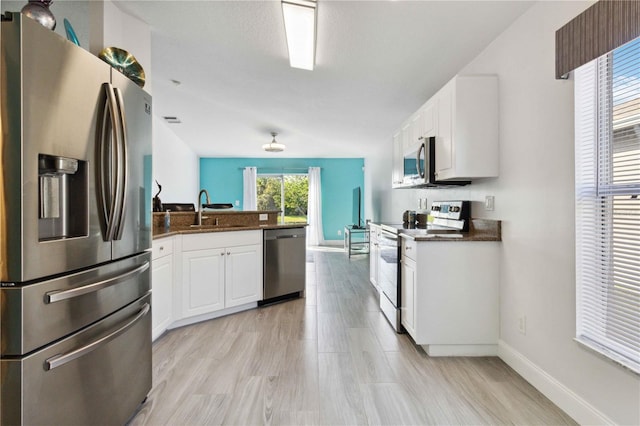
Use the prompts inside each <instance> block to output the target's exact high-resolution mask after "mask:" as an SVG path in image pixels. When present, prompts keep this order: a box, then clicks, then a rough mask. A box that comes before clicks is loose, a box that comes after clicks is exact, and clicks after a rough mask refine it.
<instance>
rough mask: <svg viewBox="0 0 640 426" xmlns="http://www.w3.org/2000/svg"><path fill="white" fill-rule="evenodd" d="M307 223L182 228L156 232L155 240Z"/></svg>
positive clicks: (298, 225) (301, 226)
mask: <svg viewBox="0 0 640 426" xmlns="http://www.w3.org/2000/svg"><path fill="white" fill-rule="evenodd" d="M307 225H308V224H306V223H285V224H265V225H230V226H228V225H217V226H216V225H209V226H207V225H205V226H203V227H191V226H186V227H185V226H180V227H174V228H169V230H168V231H162V232H156V233H154V234H153V239H154V240H156V239H159V238H165V237H172V236H174V235H184V234H204V233H208V232H233V231H256V230H260V229H287V228H304V227H306V226H307Z"/></svg>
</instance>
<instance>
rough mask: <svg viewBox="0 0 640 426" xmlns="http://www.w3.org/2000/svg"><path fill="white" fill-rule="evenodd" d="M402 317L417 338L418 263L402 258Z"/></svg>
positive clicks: (411, 333) (406, 326)
mask: <svg viewBox="0 0 640 426" xmlns="http://www.w3.org/2000/svg"><path fill="white" fill-rule="evenodd" d="M400 285H401V287H400V300H401V302H400V303H401V306H400V315H401V321H402V325H403V326H404V328H406V329H407V332H408V333H409V334H410V335H411V337H413V338H414V339H415V338H416V309H415V308H416V262H414V261H413V260H411V259H408V258H406V257H403V258H402V279H401V281H400Z"/></svg>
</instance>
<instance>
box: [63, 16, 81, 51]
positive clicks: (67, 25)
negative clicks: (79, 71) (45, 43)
mask: <svg viewBox="0 0 640 426" xmlns="http://www.w3.org/2000/svg"><path fill="white" fill-rule="evenodd" d="M63 22H64V31H65V32H66V33H67V40H69V41H70V42H73V43H75V44H76V45H78V46H80V42H79V41H78V37H77V36H76V32H75V31H74V30H73V27H72V26H71V22H69V21H68V20H67V18H64V20H63Z"/></svg>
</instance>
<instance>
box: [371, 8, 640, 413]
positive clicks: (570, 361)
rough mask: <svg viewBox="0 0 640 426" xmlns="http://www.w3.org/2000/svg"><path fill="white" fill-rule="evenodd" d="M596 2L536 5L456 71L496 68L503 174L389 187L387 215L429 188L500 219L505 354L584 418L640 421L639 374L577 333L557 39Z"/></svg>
mask: <svg viewBox="0 0 640 426" xmlns="http://www.w3.org/2000/svg"><path fill="white" fill-rule="evenodd" d="M591 4H592V3H591V2H556V1H544V2H540V3H537V4H535V5H534V6H533V7H532V8H531V9H529V10H528V11H527V12H526V13H525V14H523V15H522V16H521V17H520V19H518V20H517V21H516V22H515V23H514V24H513V25H512V26H511V27H510V28H509V29H507V30H506V31H505V32H504V33H503V34H501V35H500V36H499V37H498V38H497V39H496V40H495V41H494V42H492V43H491V44H490V45H489V46H488V47H487V48H486V49H485V50H484V51H483V52H482V53H481V54H480V55H479V56H478V57H477V58H476V59H474V60H473V61H472V62H471V63H470V64H468V65H467V66H466V67H465V68H463V69H462V70H461V71H460V74H474V73H478V74H479V73H491V74H497V75H498V76H499V81H500V162H501V167H500V177H499V178H497V179H486V180H484V181H483V182H479V183H473V184H472V185H470V186H468V187H464V188H461V189H455V190H452V191H451V190H388V191H387V193H390V197H391V199H392V202H390V203H388V204H387V206H388V207H387V208H385V209H384V211H383V214H382V216H383V217H384V218H385V219H394V220H397V219H398V218H399V217H400V216H399V215H400V214H401V213H402V211H403V210H405V209H407V208H412V209H415V208H417V198H418V197H421V196H427V197H428V198H429V201H433V200H434V199H453V198H462V199H471V200H474V201H477V202H476V203H474V204H473V206H472V209H473V210H472V212H473V215H474V216H476V217H487V218H495V219H501V220H502V221H503V241H502V259H501V270H500V318H501V319H500V336H501V349H500V355H501V357H503V359H505V360H506V361H507V362H508V363H510V364H511V365H512V366H513V367H514V368H515V369H516V370H518V371H519V372H520V373H521V374H522V375H523V376H525V378H527V379H528V380H529V381H530V382H532V383H533V384H535V385H536V386H537V387H538V388H539V389H541V390H542V391H543V392H545V393H546V394H547V395H548V396H550V398H551V399H552V400H554V402H556V403H557V404H558V405H560V406H561V408H563V409H564V410H565V411H566V412H567V413H568V414H570V415H571V416H572V417H574V419H576V420H577V421H579V422H580V423H591V424H593V423H602V422H608V421H613V422H615V423H618V424H633V425H637V424H640V408H639V403H640V377H638V376H637V375H634V374H633V373H630V372H629V371H627V370H624V369H623V368H621V367H619V366H617V365H614V364H612V363H611V362H609V361H607V360H605V359H603V358H601V357H599V356H598V355H595V354H594V353H592V352H590V351H588V350H585V349H583V348H581V347H580V346H579V345H578V344H577V343H576V342H574V341H573V338H574V336H575V315H576V309H575V260H574V256H575V249H574V241H575V231H574V145H573V144H574V139H573V138H574V132H573V81H572V80H569V81H561V80H555V79H554V61H555V57H554V54H555V39H554V37H555V31H556V30H557V29H558V28H560V27H561V26H562V25H564V24H565V23H567V22H568V21H569V20H571V19H572V18H574V17H575V16H576V15H578V14H579V13H581V12H582V11H583V10H584V9H586V8H587V7H588V6H590V5H591ZM485 195H495V211H494V212H485V211H484V209H483V208H482V200H484V196H485ZM523 315H524V316H526V335H523V334H521V333H520V332H519V331H518V329H517V324H518V317H519V316H523Z"/></svg>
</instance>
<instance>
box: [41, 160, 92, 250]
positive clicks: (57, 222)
mask: <svg viewBox="0 0 640 426" xmlns="http://www.w3.org/2000/svg"><path fill="white" fill-rule="evenodd" d="M87 168H88V167H87V162H86V161H82V160H77V159H75V158H67V157H58V156H53V155H45V154H39V155H38V184H39V191H38V193H39V213H38V237H39V240H40V241H50V240H59V239H64V238H75V237H85V236H87V235H88V233H89V220H88V215H89V179H88V172H87Z"/></svg>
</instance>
